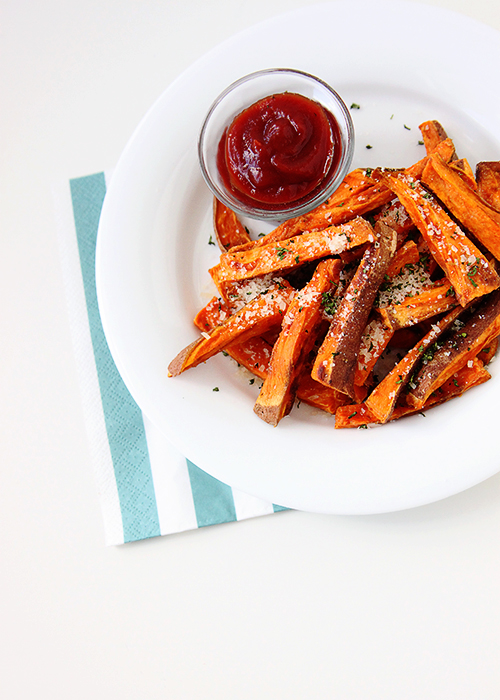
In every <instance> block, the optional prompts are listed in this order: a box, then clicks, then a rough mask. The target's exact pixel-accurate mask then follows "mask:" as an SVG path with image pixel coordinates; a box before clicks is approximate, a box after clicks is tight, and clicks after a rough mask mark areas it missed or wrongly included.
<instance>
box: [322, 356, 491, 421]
mask: <svg viewBox="0 0 500 700" xmlns="http://www.w3.org/2000/svg"><path fill="white" fill-rule="evenodd" d="M489 379H491V374H490V373H489V372H488V370H487V369H486V368H485V367H484V365H483V363H482V362H481V361H480V360H477V359H476V358H474V360H472V362H471V366H470V367H469V366H467V365H466V366H465V367H462V369H460V370H458V372H456V373H455V374H454V375H453V377H451V378H450V379H448V380H447V381H446V382H445V383H444V384H443V385H442V386H441V387H439V389H437V391H436V392H435V393H434V394H431V396H429V398H428V399H427V401H426V402H425V404H424V405H423V406H422V408H413V407H412V406H404V405H402V404H401V405H398V406H396V408H395V409H394V411H393V412H392V416H391V418H390V420H391V421H393V420H398V419H399V418H404V417H405V416H412V415H415V414H416V413H422V411H426V410H427V409H429V408H432V407H433V406H438V405H440V404H442V403H445V402H446V401H449V400H450V399H453V398H457V397H459V396H462V394H464V393H465V392H466V391H468V389H472V388H473V387H475V386H479V385H480V384H484V382H487V381H488V380H489ZM379 422H380V421H378V420H377V418H376V417H375V416H374V415H373V414H372V413H371V412H370V410H369V408H368V406H367V405H366V403H358V404H351V405H350V406H348V405H344V406H339V408H338V409H337V411H336V412H335V428H337V429H341V428H360V427H364V426H366V425H367V424H370V423H379Z"/></svg>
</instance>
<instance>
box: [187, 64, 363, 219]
mask: <svg viewBox="0 0 500 700" xmlns="http://www.w3.org/2000/svg"><path fill="white" fill-rule="evenodd" d="M279 93H294V94H298V95H302V96H304V97H307V98H309V99H310V100H313V101H315V102H318V103H319V104H321V105H322V106H323V107H324V108H325V109H326V111H327V113H329V115H331V116H333V119H334V120H335V121H336V122H337V125H338V129H339V132H340V157H339V159H338V161H337V162H336V163H335V167H334V168H332V169H330V171H328V173H327V175H326V177H325V178H324V179H323V180H322V181H321V183H320V184H319V185H318V186H317V187H315V189H313V191H312V192H310V193H309V194H307V195H305V196H304V197H302V198H300V199H297V200H294V201H289V202H288V201H287V202H281V203H274V204H273V203H265V204H263V203H261V202H257V201H255V202H254V201H248V198H247V201H242V199H241V198H240V196H239V193H238V192H237V191H235V190H234V189H230V188H229V187H227V186H226V184H225V182H224V180H223V178H222V177H221V173H220V172H219V168H218V164H217V156H218V150H219V144H220V141H221V138H222V137H223V134H224V132H225V130H226V129H227V128H228V127H229V125H230V124H231V123H232V122H233V119H234V118H235V117H237V116H238V115H239V114H240V113H241V112H242V111H243V110H245V109H247V108H248V107H250V106H251V105H253V104H254V103H255V102H257V101H259V100H261V99H263V98H264V97H268V96H271V95H276V94H279ZM353 152H354V127H353V123H352V119H351V115H350V113H349V110H348V108H347V106H346V105H345V103H344V102H343V101H342V98H341V97H340V96H339V95H338V94H337V93H336V92H335V90H333V89H332V88H331V87H330V86H329V85H327V84H326V83H325V82H323V81H322V80H320V79H319V78H316V77H315V76H313V75H310V74H309V73H304V72H302V71H298V70H292V69H289V68H275V69H268V70H261V71H257V72H255V73H251V74H249V75H246V76H244V77H243V78H240V79H239V80H237V81H236V82H234V83H232V84H231V85H230V86H229V87H228V88H226V89H225V90H224V92H222V93H221V94H220V95H219V97H217V99H216V100H215V101H214V103H213V104H212V106H211V108H210V110H209V112H208V114H207V116H206V118H205V121H204V123H203V126H202V129H201V132H200V137H199V141H198V155H199V160H200V166H201V171H202V173H203V177H204V178H205V181H206V183H207V185H208V187H209V188H210V189H211V190H212V192H213V194H214V195H215V196H216V197H217V199H219V200H220V201H221V202H222V203H224V204H226V205H227V206H228V207H229V208H230V209H232V210H233V211H235V212H236V213H237V214H240V215H243V216H248V217H250V218H253V219H272V220H277V221H280V220H285V219H290V218H292V217H294V216H299V215H300V214H304V213H306V212H308V211H310V210H311V209H314V207H316V206H318V205H319V204H321V203H322V202H324V201H326V200H327V199H328V197H329V196H330V195H331V194H332V193H333V192H334V191H335V190H336V189H337V187H338V186H339V185H340V183H341V182H342V180H343V178H344V176H345V175H346V174H347V172H348V170H349V167H350V165H351V161H352V156H353Z"/></svg>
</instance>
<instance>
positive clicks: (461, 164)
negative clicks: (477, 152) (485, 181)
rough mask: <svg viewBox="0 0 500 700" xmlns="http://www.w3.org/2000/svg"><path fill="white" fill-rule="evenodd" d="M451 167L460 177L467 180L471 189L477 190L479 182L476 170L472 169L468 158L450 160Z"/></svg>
mask: <svg viewBox="0 0 500 700" xmlns="http://www.w3.org/2000/svg"><path fill="white" fill-rule="evenodd" d="M448 165H449V166H450V168H451V169H452V170H453V171H455V172H456V173H457V174H458V175H459V176H460V178H461V179H462V180H463V181H464V182H465V184H466V185H468V187H470V188H471V190H477V182H476V178H475V176H474V171H473V170H472V168H471V166H470V163H469V161H468V160H467V158H460V159H459V160H450V162H449V163H448Z"/></svg>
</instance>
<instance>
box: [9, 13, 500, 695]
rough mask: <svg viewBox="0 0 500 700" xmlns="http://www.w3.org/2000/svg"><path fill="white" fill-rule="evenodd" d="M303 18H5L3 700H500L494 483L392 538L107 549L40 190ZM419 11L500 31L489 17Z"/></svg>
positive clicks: (340, 535)
mask: <svg viewBox="0 0 500 700" xmlns="http://www.w3.org/2000/svg"><path fill="white" fill-rule="evenodd" d="M307 4H312V3H308V2H306V1H305V0H253V1H252V2H251V3H243V2H241V1H240V0H78V1H77V0H66V1H65V0H43V2H40V0H38V1H36V0H0V81H1V82H0V95H1V108H0V141H1V147H0V154H1V157H0V173H1V175H0V176H1V185H0V197H1V207H0V220H1V226H0V240H1V255H0V267H1V274H0V285H1V297H0V298H1V316H0V318H1V344H0V376H1V396H2V401H1V402H0V411H1V418H0V425H1V431H2V438H1V441H0V449H1V461H0V469H1V480H0V697H1V698H2V699H4V700H25V699H26V700H27V699H30V700H31V699H34V698H37V700H45V699H46V698H47V699H48V698H50V700H80V699H82V700H84V699H85V700H87V699H89V698H92V699H93V700H114V698H117V699H118V698H119V699H120V700H160V699H162V700H163V699H168V700H177V699H182V700H184V699H186V700H211V699H212V698H214V700H215V699H217V700H247V699H249V700H250V699H252V700H254V699H256V698H259V700H267V699H268V698H273V699H275V698H287V699H298V700H302V699H303V698H308V699H311V700H322V699H323V698H325V699H326V698H328V699H330V698H335V699H337V698H338V699H342V700H344V699H345V700H354V699H355V700H433V699H436V700H438V699H439V700H448V699H450V700H476V699H477V700H497V699H498V698H499V697H500V664H499V661H500V659H499V650H500V643H499V642H500V640H499V637H500V585H499V580H500V546H499V545H500V475H499V476H496V477H493V478H491V479H489V480H488V481H487V482H485V483H483V484H480V485H479V486H476V487H475V488H472V489H470V490H469V491H467V492H465V493H462V494H460V495H458V496H454V497H452V498H449V499H447V500H445V501H442V502H439V503H435V504H433V505H429V506H425V507H421V508H417V509H414V510H411V511H406V512H400V513H394V514H390V515H382V516H370V517H335V516H320V515H311V514H306V513H298V512H283V513H280V514H276V515H273V516H267V517H261V518H256V519H253V520H249V521H244V522H240V523H232V524H228V525H223V526H217V527H210V528H205V529H203V530H199V531H193V532H187V533H184V534H181V535H174V536H169V537H163V538H156V539H154V540H149V541H145V542H140V543H136V544H133V545H126V546H122V547H105V546H104V544H103V528H102V523H101V513H100V509H99V503H98V500H97V492H96V488H95V485H94V481H93V474H92V469H91V466H90V456H89V449H88V445H87V439H86V435H85V430H84V424H83V415H82V408H81V402H80V394H79V388H78V382H77V373H76V366H75V360H74V356H73V352H72V346H71V338H70V330H69V322H68V316H67V310H66V304H65V298H64V289H63V281H62V275H61V270H60V265H59V258H58V247H57V235H56V230H55V226H54V211H53V200H52V196H51V190H50V183H51V181H52V179H54V178H69V177H74V176H79V175H84V174H87V173H92V172H95V171H96V170H100V169H102V168H104V167H109V166H112V165H113V164H114V163H115V162H116V160H117V159H118V156H119V154H120V152H121V150H122V148H123V147H124V145H125V144H126V142H127V140H128V138H129V137H130V135H131V133H132V131H133V129H134V127H135V126H136V124H137V123H138V121H139V120H140V118H141V117H142V116H143V114H144V113H145V112H146V110H147V109H148V108H149V106H150V105H151V104H152V103H153V101H154V100H155V99H156V97H157V96H158V95H159V94H160V93H161V92H162V90H163V89H164V88H165V87H166V86H167V85H168V84H169V83H170V82H171V81H172V80H173V79H175V78H176V76H178V75H179V73H181V72H182V71H183V70H184V69H185V68H186V67H188V66H189V65H190V64H191V63H192V62H193V61H194V60H195V59H196V58H198V57H199V56H201V55H202V54H203V53H205V52H206V51H207V50H209V49H210V48H212V47H213V46H215V45H216V44H218V43H219V42H220V41H222V40H224V39H225V38H227V37H229V36H231V35H232V34H234V33H235V32H237V31H238V30H240V29H241V28H244V27H247V26H250V25H251V24H254V23H256V22H258V21H260V20H263V19H266V18H268V17H271V16H274V15H276V14H279V13H281V12H283V11H286V10H288V9H291V8H295V7H300V6H304V5H307ZM428 4H433V5H438V6H441V7H445V8H449V9H454V10H456V11H458V12H462V13H464V14H467V15H469V16H471V17H474V18H476V19H479V20H481V21H483V22H485V23H488V24H490V25H491V26H493V27H495V28H497V29H499V30H500V4H499V3H498V2H496V0H475V2H474V3H471V2H469V1H468V0H435V1H433V2H429V3H428ZM499 36H500V35H499ZM333 37H334V35H333ZM250 48H252V47H250ZM416 60H418V57H416ZM485 70H488V68H487V67H485ZM497 82H498V80H497V76H496V75H492V84H493V88H494V89H497V88H498V86H497V85H496V83H497Z"/></svg>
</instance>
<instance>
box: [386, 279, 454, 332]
mask: <svg viewBox="0 0 500 700" xmlns="http://www.w3.org/2000/svg"><path fill="white" fill-rule="evenodd" d="M457 303H458V302H457V299H456V297H455V292H454V291H453V287H452V286H451V284H450V283H449V282H448V280H443V281H442V282H441V283H439V284H436V285H433V286H432V287H429V288H428V289H425V290H424V291H422V292H421V293H420V294H416V295H415V296H412V297H406V299H405V300H404V301H402V302H401V303H400V304H390V305H389V306H385V307H384V308H382V309H379V310H378V312H379V314H380V316H381V318H382V321H383V322H384V323H385V324H386V325H387V326H389V327H390V328H392V329H393V331H396V330H398V329H399V328H407V327H408V326H414V325H416V324H417V323H421V322H422V321H425V320H427V319H428V318H432V317H433V316H437V315H438V314H442V313H444V312H445V311H448V309H451V308H452V307H453V306H456V305H457Z"/></svg>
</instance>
